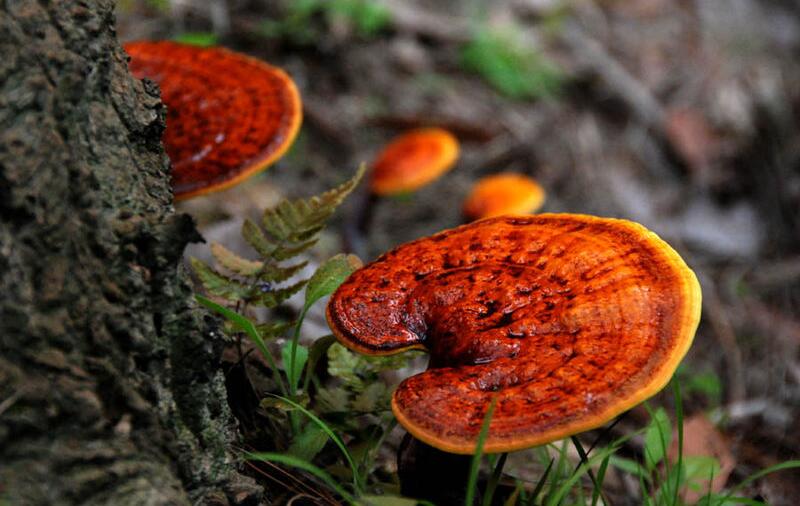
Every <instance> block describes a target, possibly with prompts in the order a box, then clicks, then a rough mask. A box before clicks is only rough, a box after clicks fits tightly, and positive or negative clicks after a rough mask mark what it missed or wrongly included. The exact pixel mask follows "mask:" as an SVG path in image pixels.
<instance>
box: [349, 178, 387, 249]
mask: <svg viewBox="0 0 800 506" xmlns="http://www.w3.org/2000/svg"><path fill="white" fill-rule="evenodd" d="M379 198H380V197H378V196H377V195H375V194H374V193H373V192H371V191H369V190H366V189H365V190H364V191H361V192H359V193H358V196H357V200H356V204H355V210H354V211H353V213H352V214H351V215H350V218H349V219H348V220H347V222H346V223H345V226H344V227H345V228H344V250H345V251H346V252H349V253H353V254H355V255H356V256H358V257H359V258H367V253H368V251H367V246H368V241H367V238H368V237H369V230H370V228H371V226H372V215H373V211H374V209H375V205H376V204H377V202H378V200H379Z"/></svg>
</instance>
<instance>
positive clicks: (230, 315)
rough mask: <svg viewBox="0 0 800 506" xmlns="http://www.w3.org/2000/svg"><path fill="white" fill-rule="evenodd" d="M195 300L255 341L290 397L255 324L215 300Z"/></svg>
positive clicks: (284, 391)
mask: <svg viewBox="0 0 800 506" xmlns="http://www.w3.org/2000/svg"><path fill="white" fill-rule="evenodd" d="M195 299H197V302H199V303H200V304H202V305H203V306H205V307H207V308H208V309H210V310H212V311H214V312H215V313H218V314H220V315H221V316H223V317H225V318H226V319H227V320H228V321H230V322H231V323H233V324H234V325H236V326H237V327H239V329H241V330H242V331H243V332H244V333H245V334H247V336H248V337H249V338H250V340H252V341H253V344H255V345H256V347H257V348H258V350H259V351H260V352H261V354H262V355H263V356H264V358H265V359H266V360H267V362H268V363H269V366H270V367H271V368H272V371H273V372H274V373H275V377H276V378H277V379H278V386H279V387H280V389H281V392H282V393H283V395H288V391H287V389H286V385H285V384H284V383H283V378H282V377H281V373H280V369H278V365H277V364H276V363H275V359H274V358H273V357H272V353H270V351H269V348H267V344H266V343H265V342H264V340H263V339H262V338H261V334H260V333H259V332H258V329H257V328H256V326H255V324H254V323H253V322H251V321H250V320H248V319H247V318H245V317H244V316H242V315H240V314H239V313H237V312H235V311H231V310H230V309H228V308H226V307H225V306H222V305H220V304H217V303H216V302H214V301H213V300H210V299H207V298H206V297H203V296H202V295H195Z"/></svg>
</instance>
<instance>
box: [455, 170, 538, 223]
mask: <svg viewBox="0 0 800 506" xmlns="http://www.w3.org/2000/svg"><path fill="white" fill-rule="evenodd" d="M544 199H545V192H544V189H543V188H542V187H541V186H540V185H539V183H537V182H536V180H534V179H533V178H530V177H528V176H526V175H523V174H515V173H511V172H506V173H502V174H494V175H491V176H486V177H484V178H482V179H480V180H479V181H478V182H477V183H475V185H474V186H473V187H472V191H471V192H470V194H469V196H467V198H466V199H465V200H464V216H465V217H467V218H468V219H471V220H479V219H483V218H492V217H494V216H501V215H504V214H528V213H535V212H536V211H538V210H539V209H540V208H541V207H542V204H544Z"/></svg>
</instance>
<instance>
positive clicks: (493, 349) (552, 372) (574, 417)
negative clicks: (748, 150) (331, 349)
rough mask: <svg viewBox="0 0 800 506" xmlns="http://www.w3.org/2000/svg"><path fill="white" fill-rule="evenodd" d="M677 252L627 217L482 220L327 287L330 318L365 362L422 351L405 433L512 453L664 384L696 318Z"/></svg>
mask: <svg viewBox="0 0 800 506" xmlns="http://www.w3.org/2000/svg"><path fill="white" fill-rule="evenodd" d="M700 298H701V296H700V287H699V285H698V283H697V279H696V277H695V276H694V273H693V272H692V271H691V270H690V269H689V268H688V267H687V266H686V264H685V263H684V262H683V260H682V259H681V258H680V256H678V254H677V253H676V252H675V251H674V250H673V249H672V248H671V247H670V246H669V245H668V244H666V243H665V242H664V241H662V240H661V239H660V238H658V236H656V235H655V234H654V233H652V232H650V231H648V230H647V229H645V228H644V227H642V226H641V225H638V224H636V223H633V222H629V221H625V220H616V219H605V218H596V217H592V216H585V215H574V214H543V215H539V216H504V217H498V218H489V219H486V220H482V221H478V222H475V223H471V224H468V225H464V226H461V227H458V228H455V229H452V230H447V231H444V232H441V233H439V234H436V235H433V236H431V237H427V238H424V239H420V240H417V241H414V242H411V243H408V244H405V245H402V246H400V247H398V248H397V249H395V250H393V251H390V252H389V253H387V254H385V255H383V256H382V257H380V258H379V259H377V260H376V261H374V262H372V263H370V264H368V265H367V266H365V267H363V268H362V269H360V270H358V271H356V272H355V273H353V274H352V275H351V276H350V278H348V280H347V281H345V283H344V284H342V285H341V287H340V288H339V289H338V290H337V291H336V292H335V294H334V295H333V297H332V298H331V300H330V303H329V305H328V309H327V317H328V322H329V324H330V326H331V328H332V330H333V332H334V334H335V335H336V336H337V338H338V339H339V340H340V341H341V342H342V343H343V344H345V345H346V346H348V347H350V348H351V349H354V350H356V351H360V352H362V353H369V354H391V353H397V352H400V351H403V350H407V349H410V348H422V349H425V350H427V351H428V352H429V353H430V355H431V358H430V366H429V369H428V370H427V371H425V372H423V373H421V374H418V375H416V376H413V377H411V378H408V379H406V380H405V381H403V382H402V383H401V384H400V386H399V387H398V388H397V390H396V391H395V393H394V396H393V400H392V407H393V410H394V412H395V415H396V416H397V418H398V420H399V421H400V423H401V424H403V426H404V427H405V428H406V429H407V430H408V431H409V432H410V433H411V434H413V435H414V436H415V437H417V438H418V439H420V440H422V441H424V442H425V443H428V444H430V445H432V446H435V447H437V448H439V449H442V450H445V451H450V452H455V453H471V452H472V451H474V448H475V444H476V439H477V435H478V432H479V430H480V426H481V423H482V420H483V417H484V415H485V414H486V411H487V409H488V406H489V404H490V401H491V398H492V397H493V396H498V401H497V405H496V409H495V412H494V415H493V418H492V421H491V425H490V431H489V436H488V438H487V440H486V443H485V449H486V451H489V452H501V451H512V450H517V449H522V448H527V447H530V446H535V445H538V444H543V443H546V442H549V441H553V440H555V439H559V438H562V437H566V436H568V435H571V434H574V433H577V432H581V431H584V430H588V429H591V428H595V427H597V426H599V425H602V424H603V423H605V422H607V421H609V420H610V419H612V418H613V417H615V416H617V415H618V414H620V413H621V412H623V411H625V410H627V409H630V408H631V407H633V406H634V405H636V404H638V403H639V402H641V401H643V400H644V399H646V398H648V397H650V396H652V395H653V394H655V393H656V392H658V391H659V390H660V389H661V388H663V387H664V386H665V385H666V383H667V382H668V381H669V379H670V377H671V376H672V374H673V372H674V370H675V368H676V367H677V366H678V363H679V362H680V360H681V358H682V357H683V356H684V355H685V353H686V352H687V350H688V349H689V346H690V344H691V342H692V339H693V337H694V332H695V329H696V327H697V323H698V320H699V316H700Z"/></svg>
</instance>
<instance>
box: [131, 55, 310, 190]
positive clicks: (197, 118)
mask: <svg viewBox="0 0 800 506" xmlns="http://www.w3.org/2000/svg"><path fill="white" fill-rule="evenodd" d="M125 50H126V51H127V52H128V54H130V56H131V61H130V70H131V73H132V74H133V75H134V76H136V77H137V78H140V79H141V78H144V77H147V78H149V79H151V80H153V81H155V82H156V83H158V85H159V87H160V88H161V98H162V100H163V101H164V103H165V104H166V105H167V129H166V131H165V132H164V138H163V141H164V147H165V149H166V150H167V155H169V158H170V160H171V161H172V186H173V190H174V192H175V197H176V198H177V199H182V198H188V197H192V196H195V195H201V194H204V193H208V192H212V191H216V190H222V189H225V188H228V187H230V186H233V185H235V184H236V183H238V182H240V181H242V180H244V179H246V178H248V177H250V176H251V175H253V174H255V173H257V172H259V171H261V170H263V169H265V168H266V167H268V166H269V165H271V164H272V163H273V162H275V160H277V159H278V158H280V157H281V156H282V155H283V154H284V153H285V152H286V150H287V149H288V148H289V146H290V145H291V143H292V141H293V140H294V138H295V136H296V135H297V132H298V130H299V128H300V122H301V118H302V106H301V102H300V95H299V93H298V92H297V88H296V87H295V85H294V82H292V80H291V79H290V78H289V76H288V75H286V73H285V72H283V71H282V70H281V69H279V68H276V67H273V66H271V65H268V64H266V63H264V62H262V61H259V60H256V59H255V58H251V57H248V56H245V55H242V54H238V53H234V52H232V51H228V50H226V49H222V48H201V47H196V46H190V45H185V44H179V43H176V42H169V41H160V42H149V41H141V42H130V43H128V44H125Z"/></svg>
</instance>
